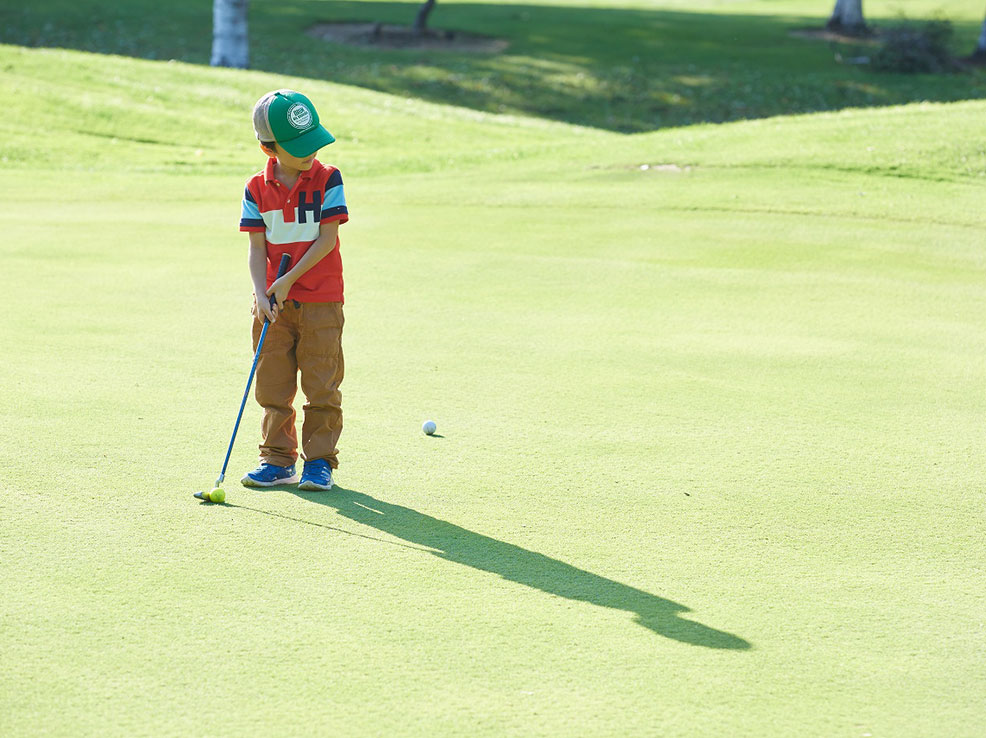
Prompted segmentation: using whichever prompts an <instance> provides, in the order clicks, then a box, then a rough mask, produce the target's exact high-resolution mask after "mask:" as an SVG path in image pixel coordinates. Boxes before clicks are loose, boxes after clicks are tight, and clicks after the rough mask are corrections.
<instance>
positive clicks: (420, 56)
mask: <svg viewBox="0 0 986 738" xmlns="http://www.w3.org/2000/svg"><path fill="white" fill-rule="evenodd" d="M418 5H419V3H417V2H403V3H396V2H378V1H376V0H374V1H367V0H360V1H359V2H335V1H328V0H277V2H270V1H269V2H254V3H251V15H250V23H251V25H250V28H251V39H252V47H251V52H252V57H251V59H252V66H253V67H254V68H255V69H259V70H264V71H268V72H276V73H283V74H289V75H297V76H301V77H306V78H308V77H310V78H315V79H326V80H331V81H334V82H338V83H342V84H350V85H359V86H362V87H367V88H370V89H375V90H380V91H384V92H389V93H391V94H394V95H399V96H401V95H402V96H412V97H414V98H421V99H426V100H430V101H433V102H441V103H449V104H453V105H456V106H464V107H470V108H473V109H476V110H484V111H489V112H496V113H513V114H520V115H534V116H539V117H544V118H549V119H553V120H561V121H566V122H572V123H578V124H581V125H588V126H593V127H598V128H604V129H607V130H614V131H622V132H639V131H649V130H654V129H656V128H663V127H668V126H680V125H689V124H693V123H698V122H705V121H712V122H722V121H730V120H740V119H746V118H761V117H767V116H774V115H778V114H782V113H788V112H813V111H821V110H835V109H842V108H849V107H874V106H884V105H894V104H901V103H908V102H914V101H922V100H937V101H953V100H962V99H968V98H981V97H983V96H984V93H986V77H984V75H983V74H982V73H979V72H972V73H968V74H953V75H917V76H908V75H893V74H879V73H875V72H872V71H869V70H868V69H866V68H863V67H857V66H851V65H845V64H839V63H837V62H836V61H835V52H836V51H840V52H841V53H842V55H843V56H846V57H849V56H854V55H858V54H860V53H871V51H870V50H867V49H857V48H855V46H854V45H845V44H839V45H835V46H833V45H832V44H829V43H825V42H819V41H806V40H804V39H800V38H794V37H792V36H791V35H790V31H791V30H793V29H800V28H805V27H816V28H820V27H821V26H822V25H823V24H824V22H825V20H827V13H828V12H830V11H831V8H830V7H828V5H830V3H825V2H819V0H787V1H786V2H782V3H779V2H776V1H773V0H739V1H734V2H721V1H718V0H702V1H700V2H692V1H686V0H660V1H659V0H625V1H624V2H621V3H618V4H616V7H613V5H614V4H613V3H610V2H587V1H586V0H581V1H579V0H571V1H567V0H566V2H557V1H555V0H551V1H549V2H544V1H542V2H515V3H490V2H485V3H484V2H464V1H459V2H446V0H442V1H441V2H439V3H438V4H437V6H436V10H435V11H434V15H433V24H434V25H435V26H436V27H440V28H450V29H456V30H462V31H469V32H474V33H482V34H487V35H491V36H496V37H499V38H504V39H506V40H508V41H509V42H510V47H509V49H508V50H507V51H506V52H504V53H502V54H498V55H489V54H479V55H476V54H462V53H442V52H415V51H386V50H381V49H376V48H374V49H358V48H353V47H348V46H341V45H338V44H329V43H325V42H322V41H316V40H313V39H311V38H309V37H307V36H305V35H304V31H305V30H306V29H307V28H309V27H311V26H312V25H313V24H314V23H316V22H320V21H346V20H363V21H366V20H376V21H386V22H392V23H403V24H408V23H410V22H411V20H412V19H413V17H414V14H415V12H416V10H417V7H418ZM866 12H867V17H868V18H869V20H870V21H871V22H873V23H875V24H877V25H880V24H882V25H887V24H888V23H891V22H894V21H895V20H897V19H898V18H899V17H900V15H902V14H903V15H905V16H906V17H909V18H912V19H927V18H930V17H938V16H942V17H944V18H947V19H948V20H950V21H951V22H953V24H954V25H955V29H956V38H955V47H956V48H955V51H956V53H957V54H961V55H967V54H969V53H971V51H972V49H973V48H974V46H975V41H976V37H977V35H978V33H979V28H980V25H981V23H982V15H981V13H982V8H980V7H978V6H977V5H976V4H974V3H969V2H966V0H943V1H942V0H906V1H905V0H867V3H866ZM211 29H212V20H211V3H207V2H202V1H201V0H173V1H172V2H168V3H160V2H153V1H152V0H129V1H128V2H126V3H111V4H107V3H105V2H102V0H39V1H38V2H34V3H29V4H25V5H20V6H16V5H13V4H11V5H9V6H8V7H7V8H3V9H0V43H11V44H21V45H28V46H57V47H66V48H74V49H82V50H86V51H97V52H109V53H115V54H124V55H130V56H140V57H145V58H149V59H162V60H166V59H177V60H180V61H187V62H192V63H198V64H203V63H208V60H209V56H210V48H211Z"/></svg>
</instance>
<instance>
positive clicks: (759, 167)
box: [0, 46, 986, 736]
mask: <svg viewBox="0 0 986 738" xmlns="http://www.w3.org/2000/svg"><path fill="white" fill-rule="evenodd" d="M0 67H2V68H3V69H4V73H3V76H0V90H2V91H3V93H4V99H5V100H6V101H7V103H8V107H9V110H8V114H7V115H5V116H3V117H2V118H0V159H2V160H3V167H2V170H0V187H2V192H3V197H2V198H0V217H2V222H3V237H2V239H0V256H2V263H3V265H4V274H5V287H6V294H7V298H8V299H7V304H8V310H7V315H6V317H5V319H4V320H3V321H2V322H0V342H2V345H3V347H4V353H3V361H2V362H0V413H2V418H0V447H2V448H3V450H4V453H3V455H2V461H0V468H2V475H0V490H2V496H0V506H2V507H0V513H2V524H0V580H2V582H3V596H2V597H0V659H2V667H3V672H4V679H3V680H2V686H0V733H2V734H4V735H28V734H47V735H80V734H85V735H96V734H98V735H106V734H119V735H123V734H126V735H209V734H240V735H244V734H277V735H310V734H312V733H321V734H338V735H422V736H432V735H450V734H455V735H490V736H494V735H565V734H579V735H665V734H685V733H688V734H693V735H710V736H712V735H763V734H772V735H780V734H798V735H819V736H832V735H845V736H863V735H868V734H869V735H874V736H879V735H893V736H906V735H914V736H918V735H950V736H974V735H977V734H978V733H979V731H980V726H981V724H982V718H983V717H984V714H983V705H982V699H981V695H982V694H983V693H984V692H986V677H984V674H983V670H982V656H983V652H984V647H986V625H984V622H986V596H984V594H983V591H984V590H983V587H982V574H983V571H984V567H986V553H984V549H983V546H982V542H983V540H984V536H986V523H984V518H983V509H984V503H986V493H984V489H986V487H984V481H983V480H984V479H986V464H984V455H983V449H984V448H986V430H984V424H983V417H984V415H986V395H984V393H983V386H984V382H986V362H984V358H983V357H984V356H986V323H984V320H983V316H984V315H986V252H984V250H983V245H982V244H983V233H984V228H986V215H984V211H983V208H982V202H983V195H984V186H983V183H984V179H983V174H984V171H986V160H984V156H986V155H984V148H983V145H982V133H981V120H982V118H983V114H984V112H986V104H984V103H979V102H967V103H956V104H948V105H930V104H928V105H915V106H910V107H898V108H886V109H879V110H872V111H848V112H844V113H831V114H823V115H817V116H808V117H791V118H772V119H767V120H763V121H759V122H747V123H737V124H730V125H724V126H699V127H695V128H686V129H672V130H667V131H663V132H657V133H652V134H645V135H634V136H626V135H621V134H617V133H611V132H605V131H599V130H594V129H589V128H578V127H573V126H567V125H564V124H561V123H550V122H543V121H539V120H534V119H527V118H520V117H514V118H510V117H506V118H501V117H496V116H491V115H486V114H482V113H477V112H474V111H470V110H464V109H456V108H451V107H443V106H437V105H430V104H427V103H423V102H420V101H413V100H407V99H404V98H395V97H391V96H387V95H384V94H381V93H375V92H369V91H365V90H359V89H355V88H349V87H344V86H339V85H332V84H328V83H323V82H317V81H313V80H306V79H291V78H284V77H281V76H274V75H268V74H263V73H258V72H238V71H230V70H211V69H207V68H199V67H194V66H188V65H184V64H179V63H172V64H169V63H154V62H147V61H134V60H129V59H123V58H116V57H106V56H96V55H88V54H84V53H79V52H69V51H44V50H24V49H20V48H16V47H9V46H6V47H0ZM279 86H295V87H298V88H301V89H303V90H304V91H305V92H306V94H308V95H309V96H310V97H311V98H312V99H313V101H314V102H315V104H316V105H317V106H318V107H319V110H320V111H321V112H322V116H323V119H325V121H326V123H327V124H329V123H330V122H332V125H333V126H334V127H330V130H333V133H335V134H336V135H337V137H338V139H339V142H338V144H336V145H334V146H333V147H332V148H331V149H329V150H328V151H327V152H326V153H325V156H324V157H323V159H324V160H326V161H331V162H332V163H334V164H336V165H338V166H339V167H340V169H341V170H342V172H343V175H344V178H345V181H346V189H347V196H348V200H349V206H350V210H351V215H352V221H351V222H350V223H349V224H347V225H345V226H344V227H343V230H342V238H343V258H344V261H345V265H346V280H347V308H346V310H347V325H346V334H345V348H346V359H347V371H348V374H347V378H346V382H345V384H344V407H345V412H346V430H345V433H344V435H343V440H342V444H341V452H342V453H341V464H342V466H341V468H340V470H339V472H338V475H337V482H338V484H339V487H338V488H337V489H336V490H334V491H333V492H332V493H298V492H297V491H296V490H291V489H276V490H269V491H258V490H250V489H245V488H241V487H240V486H239V485H238V484H236V482H235V480H236V478H238V476H239V475H240V474H242V473H243V471H245V470H247V469H249V468H251V467H252V465H253V463H254V461H255V446H256V443H257V442H258V427H259V415H260V413H259V410H258V408H257V407H256V406H255V405H254V404H253V403H250V404H248V406H247V411H246V413H245V417H244V423H243V426H242V427H241V430H240V437H239V439H238V442H237V446H236V448H235V449H234V453H233V458H232V461H231V466H230V472H229V475H228V480H227V483H226V484H225V489H226V493H227V498H226V504H224V505H207V504H202V503H199V502H197V501H195V500H193V499H192V497H191V495H192V493H193V492H195V491H196V490H199V489H207V488H208V486H209V485H211V483H212V481H213V480H214V479H215V477H216V474H217V473H218V470H219V466H220V465H221V462H222V458H223V455H224V453H225V449H226V444H227V442H228V438H229V435H228V434H229V432H230V430H231V427H232V423H233V420H234V418H235V412H236V409H237V404H238V402H239V398H240V395H241V393H242V390H243V384H244V382H245V380H246V373H247V371H248V369H249V364H250V358H251V353H250V343H249V316H248V309H249V303H250V286H249V279H248V275H247V270H246V239H245V237H244V236H242V234H239V233H237V232H236V223H237V219H238V214H239V198H240V194H241V192H242V186H243V182H244V180H245V178H246V177H247V176H248V175H250V174H251V173H252V172H253V171H255V170H256V169H258V168H259V167H260V165H261V164H262V159H261V155H260V152H259V151H258V150H257V149H256V148H255V145H254V144H253V143H252V141H251V132H250V127H249V111H250V106H251V105H252V103H253V101H254V100H255V99H256V98H257V97H259V96H260V94H261V93H262V92H264V91H266V90H267V89H271V88H274V87H279ZM39 131H40V132H39ZM428 418H431V419H434V420H435V421H436V422H437V424H438V434H439V435H437V436H435V437H426V436H425V435H423V434H422V433H421V430H420V428H421V423H422V421H423V420H425V419H428ZM230 480H232V481H230Z"/></svg>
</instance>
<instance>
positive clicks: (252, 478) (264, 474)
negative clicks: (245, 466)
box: [240, 461, 295, 487]
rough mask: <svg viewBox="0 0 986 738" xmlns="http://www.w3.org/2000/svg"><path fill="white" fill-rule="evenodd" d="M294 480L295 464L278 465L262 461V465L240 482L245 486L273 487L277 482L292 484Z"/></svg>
mask: <svg viewBox="0 0 986 738" xmlns="http://www.w3.org/2000/svg"><path fill="white" fill-rule="evenodd" d="M294 481H295V473H294V464H292V465H291V466H276V465H275V464H268V463H267V462H266V461H261V462H260V466H258V467H257V468H256V469H254V470H253V471H252V472H249V473H248V474H247V475H246V476H245V477H243V479H241V480H240V484H242V485H243V486H244V487H273V486H274V485H275V484H291V483H292V482H294Z"/></svg>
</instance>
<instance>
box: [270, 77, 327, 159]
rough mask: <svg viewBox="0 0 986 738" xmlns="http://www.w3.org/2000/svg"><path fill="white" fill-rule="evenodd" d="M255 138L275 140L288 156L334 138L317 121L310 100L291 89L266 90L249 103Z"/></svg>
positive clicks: (309, 151)
mask: <svg viewBox="0 0 986 738" xmlns="http://www.w3.org/2000/svg"><path fill="white" fill-rule="evenodd" d="M253 129H254V130H255V131H256V132H257V139H258V140H259V141H277V143H279V144H280V145H281V148H283V149H284V150H285V151H287V152H288V153H289V154H291V156H299V157H305V156H308V155H310V154H313V153H315V152H316V151H318V150H319V149H320V148H322V147H323V146H328V145H329V144H330V143H332V142H333V141H335V137H333V135H332V134H331V133H329V132H328V131H327V130H325V129H324V128H323V127H322V126H321V124H320V123H319V122H318V113H317V112H315V106H314V105H312V101H311V100H309V99H308V98H307V97H305V96H304V95H302V94H301V93H300V92H295V91H294V90H274V91H273V92H268V93H267V94H266V95H264V96H263V97H262V98H260V99H259V100H258V101H257V104H256V105H254V106H253Z"/></svg>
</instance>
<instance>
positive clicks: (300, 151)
mask: <svg viewBox="0 0 986 738" xmlns="http://www.w3.org/2000/svg"><path fill="white" fill-rule="evenodd" d="M333 141H335V137H334V136H333V135H332V134H331V133H329V132H328V131H327V130H325V129H324V128H323V127H322V126H316V127H315V128H313V129H312V130H310V131H309V132H308V133H303V134H302V135H300V136H298V138H292V139H291V140H290V141H278V142H277V143H278V144H280V146H281V148H282V149H284V150H285V151H287V152H288V153H289V154H291V156H298V157H306V156H310V155H311V154H314V153H315V152H316V151H318V150H319V149H320V148H322V147H323V146H328V145H329V144H330V143H332V142H333Z"/></svg>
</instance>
